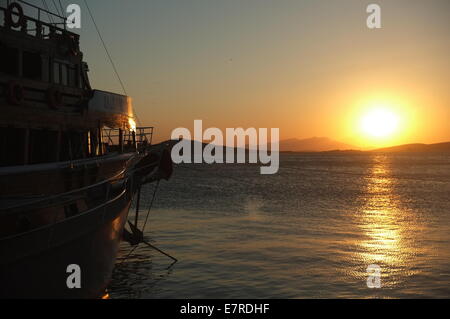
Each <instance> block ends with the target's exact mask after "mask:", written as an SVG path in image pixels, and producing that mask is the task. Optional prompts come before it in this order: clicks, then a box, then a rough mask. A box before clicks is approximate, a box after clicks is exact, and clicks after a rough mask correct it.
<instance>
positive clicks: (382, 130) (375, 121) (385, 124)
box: [361, 108, 399, 139]
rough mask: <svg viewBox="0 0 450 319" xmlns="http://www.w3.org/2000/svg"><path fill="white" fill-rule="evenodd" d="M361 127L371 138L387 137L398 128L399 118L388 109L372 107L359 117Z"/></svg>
mask: <svg viewBox="0 0 450 319" xmlns="http://www.w3.org/2000/svg"><path fill="white" fill-rule="evenodd" d="M361 129H362V131H363V133H364V134H366V135H367V136H369V137H372V138H377V139H382V138H383V139H385V138H389V137H391V136H393V135H394V134H395V133H396V132H397V130H398V129H399V118H398V115H397V114H395V113H394V112H392V111H390V110H389V109H384V108H377V109H373V110H371V111H369V112H368V113H367V114H366V115H364V117H363V118H362V119H361Z"/></svg>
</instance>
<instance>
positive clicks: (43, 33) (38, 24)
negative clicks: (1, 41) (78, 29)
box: [0, 0, 79, 42]
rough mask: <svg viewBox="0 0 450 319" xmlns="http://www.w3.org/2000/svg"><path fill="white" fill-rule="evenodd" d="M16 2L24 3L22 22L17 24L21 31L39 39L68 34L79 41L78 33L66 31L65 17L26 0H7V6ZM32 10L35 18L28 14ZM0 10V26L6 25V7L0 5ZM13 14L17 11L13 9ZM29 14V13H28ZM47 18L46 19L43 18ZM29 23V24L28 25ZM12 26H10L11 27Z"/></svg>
mask: <svg viewBox="0 0 450 319" xmlns="http://www.w3.org/2000/svg"><path fill="white" fill-rule="evenodd" d="M13 2H17V3H20V4H23V5H25V10H24V11H26V13H27V14H24V23H23V25H22V26H19V27H18V28H17V29H18V30H20V31H21V32H24V33H26V34H28V35H32V36H35V37H37V38H41V39H47V38H52V37H55V36H56V35H58V34H59V35H62V34H68V35H69V36H70V37H73V38H74V39H75V40H76V41H77V42H78V41H79V35H78V34H76V33H73V32H70V31H67V18H66V17H63V16H60V15H58V14H55V13H54V12H51V11H49V10H46V9H43V8H40V7H38V6H36V5H34V4H31V3H29V2H27V1H23V0H15V1H12V0H7V5H8V6H9V5H10V4H11V3H13ZM31 11H34V14H32V15H33V16H36V17H37V18H33V17H31V16H29V15H28V12H31ZM0 12H1V14H2V15H3V19H0V26H3V27H6V25H5V20H6V19H5V15H6V8H3V7H0ZM13 15H15V16H17V13H16V12H14V11H13ZM30 15H31V14H30ZM45 17H46V18H47V19H46V20H47V21H44V20H45ZM29 23H30V24H31V26H29ZM11 28H12V27H11Z"/></svg>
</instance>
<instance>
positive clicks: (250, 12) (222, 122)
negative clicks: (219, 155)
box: [47, 0, 450, 147]
mask: <svg viewBox="0 0 450 319" xmlns="http://www.w3.org/2000/svg"><path fill="white" fill-rule="evenodd" d="M47 2H48V3H49V4H51V1H50V0H47ZM69 2H70V3H79V4H80V6H81V8H82V28H81V30H79V33H80V34H81V46H82V51H83V52H84V55H85V60H86V61H87V62H88V64H89V66H90V71H91V72H90V78H91V82H92V84H93V87H94V88H98V89H103V90H109V91H113V92H118V93H121V92H122V90H121V87H120V85H119V83H118V81H117V79H116V78H115V76H114V73H113V70H112V68H111V66H110V64H109V62H108V60H107V59H106V55H105V52H104V51H103V48H102V46H101V43H100V41H99V39H98V36H97V34H96V32H95V29H94V27H93V25H92V22H91V21H90V19H89V16H88V14H87V12H86V10H85V8H84V6H83V2H82V1H79V0H71V1H68V0H63V1H62V3H63V4H68V3H69ZM371 3H377V4H379V5H380V6H381V10H382V11H381V14H382V15H381V17H382V28H381V29H375V30H371V29H368V28H367V25H366V19H367V17H368V13H366V8H367V6H368V5H369V4H371ZM89 5H90V7H91V10H92V11H93V13H94V15H95V18H96V21H97V24H98V26H99V28H100V29H101V32H102V35H103V37H104V39H105V41H106V43H107V45H108V47H109V50H110V52H111V55H112V56H113V58H114V60H115V62H116V64H117V68H118V70H119V73H120V75H121V77H122V79H123V81H124V83H125V86H126V88H127V91H128V94H129V95H130V96H132V97H133V102H134V107H135V110H136V113H137V115H138V117H139V120H140V123H141V125H146V126H155V127H156V132H157V135H156V139H157V140H166V139H169V138H170V135H171V132H172V130H173V129H175V128H178V127H186V128H190V129H192V127H193V122H194V120H203V122H204V127H218V128H220V129H223V130H224V129H225V128H228V127H229V128H237V127H243V128H249V127H255V128H280V136H281V139H289V138H300V139H301V138H309V137H313V136H319V137H329V138H333V139H335V140H339V141H341V142H345V143H349V144H352V145H355V146H358V147H373V146H389V145H396V144H405V143H413V142H420V143H435V142H444V141H450V128H449V125H448V123H449V119H450V85H449V84H450V59H449V58H448V57H449V54H450V32H449V30H450V1H448V0H430V1H419V0H395V1H394V0H371V1H364V0H341V1H325V0H315V1H313V0H309V1H307V0H276V1H275V0H274V1H269V0H226V1H225V0H221V1H217V0H133V1H124V0H89ZM380 105H381V106H382V107H383V108H385V109H388V110H389V111H390V112H393V113H394V114H395V116H396V118H397V120H398V123H397V124H398V127H397V129H396V132H395V133H394V134H391V135H390V136H389V137H388V138H384V139H379V140H377V139H375V138H370V137H369V136H367V135H365V134H364V132H363V130H362V129H361V124H360V123H361V119H362V118H363V117H364V115H365V114H366V113H367V112H369V113H370V109H371V108H372V109H373V108H374V107H378V106H380Z"/></svg>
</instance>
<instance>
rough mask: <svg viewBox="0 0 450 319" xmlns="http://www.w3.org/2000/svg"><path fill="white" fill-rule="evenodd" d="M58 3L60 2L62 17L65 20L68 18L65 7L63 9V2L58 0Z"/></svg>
mask: <svg viewBox="0 0 450 319" xmlns="http://www.w3.org/2000/svg"><path fill="white" fill-rule="evenodd" d="M58 2H59V7H60V8H61V15H62V16H63V17H64V18H66V10H64V7H63V5H62V3H61V0H58Z"/></svg>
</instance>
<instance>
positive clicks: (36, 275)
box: [0, 191, 131, 299]
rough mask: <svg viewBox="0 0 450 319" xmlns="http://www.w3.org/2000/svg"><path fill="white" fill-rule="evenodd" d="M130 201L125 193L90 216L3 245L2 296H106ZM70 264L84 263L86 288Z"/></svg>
mask: <svg viewBox="0 0 450 319" xmlns="http://www.w3.org/2000/svg"><path fill="white" fill-rule="evenodd" d="M130 203H131V200H130V196H129V194H127V192H126V191H125V192H123V193H122V194H121V195H120V196H118V197H116V198H115V199H113V200H112V201H110V202H109V203H107V204H106V205H102V206H101V207H98V208H97V209H95V210H93V211H90V212H88V213H87V214H85V215H84V216H83V215H82V216H79V217H76V218H74V219H71V220H66V221H64V222H61V223H59V224H57V225H56V226H53V227H52V228H51V229H50V228H49V229H42V230H38V231H35V232H32V233H28V234H24V235H22V236H21V237H20V238H19V237H16V238H13V239H11V240H6V241H3V242H2V243H1V246H0V249H1V250H2V255H3V254H4V253H6V254H7V255H8V261H6V262H5V260H3V261H2V262H1V265H0V282H1V285H0V298H13V299H15V298H58V299H59V298H62V299H64V298H98V297H101V296H102V295H103V294H104V293H105V291H106V290H105V289H106V288H107V285H108V283H109V280H110V278H111V274H112V271H113V268H114V264H115V259H116V256H117V251H118V245H119V243H120V239H121V236H122V230H123V226H124V223H125V221H126V219H127V215H128V211H129V208H130ZM69 234H70V235H69ZM24 245H25V246H27V247H24ZM2 257H4V256H2ZM70 265H77V266H79V269H80V272H79V274H80V283H81V287H80V288H78V287H75V288H73V287H72V285H73V283H76V278H75V277H70V276H71V275H73V274H75V273H73V272H71V271H70V270H71V269H70V268H69V266H70ZM68 270H69V271H68ZM72 271H73V270H72ZM75 275H76V274H75ZM69 277H70V278H69ZM68 281H69V285H68ZM71 288H72V289H71Z"/></svg>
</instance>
